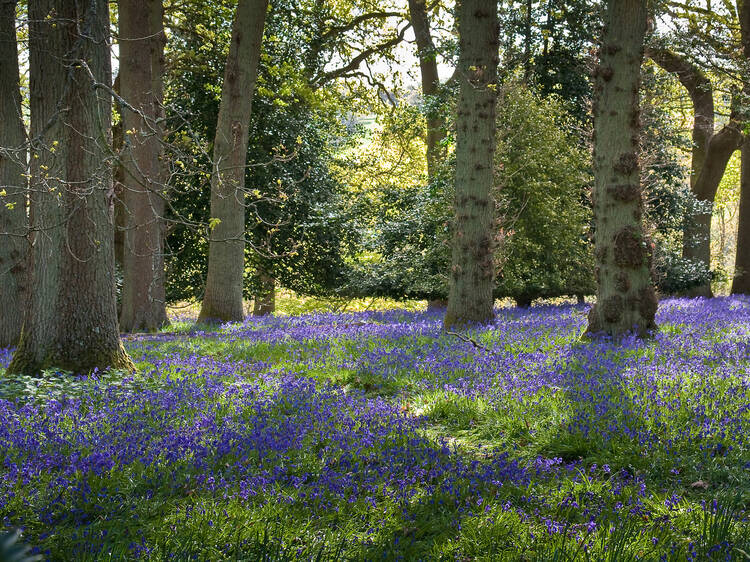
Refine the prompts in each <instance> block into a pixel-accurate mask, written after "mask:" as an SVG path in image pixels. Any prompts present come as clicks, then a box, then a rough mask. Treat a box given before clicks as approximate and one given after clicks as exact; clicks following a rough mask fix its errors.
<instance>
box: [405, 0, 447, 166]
mask: <svg viewBox="0 0 750 562" xmlns="http://www.w3.org/2000/svg"><path fill="white" fill-rule="evenodd" d="M409 19H410V21H411V26H412V27H413V28H414V37H415V39H416V41H417V53H418V55H419V69H420V73H421V76H422V97H423V98H424V100H425V101H427V102H429V101H430V99H429V98H430V97H431V96H435V95H437V93H438V90H439V88H440V77H439V75H438V67H437V58H436V53H435V45H434V44H433V42H432V35H431V34H430V20H429V18H428V16H427V7H426V5H425V0H409ZM444 138H445V123H444V121H443V119H442V117H441V116H440V114H439V112H438V111H436V110H435V109H428V111H427V138H426V141H427V177H428V179H430V180H431V179H432V178H434V177H435V174H436V172H437V168H438V166H439V165H440V162H442V160H443V158H444V157H445V150H444V149H443V147H442V144H441V142H442V140H443V139H444Z"/></svg>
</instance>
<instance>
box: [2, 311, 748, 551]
mask: <svg viewBox="0 0 750 562" xmlns="http://www.w3.org/2000/svg"><path fill="white" fill-rule="evenodd" d="M587 308H588V307H587V306H586V305H581V306H541V307H534V308H531V309H528V310H522V309H515V308H505V309H500V310H499V311H498V315H497V320H496V322H495V324H494V325H493V326H487V327H483V328H481V329H475V330H472V331H470V332H469V333H468V336H469V338H468V339H462V338H460V337H457V336H455V335H450V334H446V333H444V332H442V331H441V322H440V320H441V318H440V316H439V315H436V314H433V313H426V312H408V311H398V310H390V311H380V312H377V311H369V312H356V313H347V314H308V315H301V316H277V317H267V318H261V319H253V318H249V319H248V320H247V321H246V322H245V323H243V324H237V325H226V326H222V327H220V328H217V329H216V330H215V331H196V330H195V328H194V327H192V325H191V324H190V323H189V322H188V321H184V320H185V319H183V321H178V322H175V323H174V324H173V326H172V327H171V328H170V329H169V330H167V331H165V332H163V333H160V334H155V335H140V336H129V337H127V339H126V346H127V348H128V351H129V352H130V354H131V356H132V357H133V359H134V360H135V361H136V362H137V364H138V367H139V373H138V374H137V375H135V376H127V377H124V376H123V375H121V374H118V373H102V374H94V375H92V376H89V377H73V376H70V375H59V376H53V377H47V378H44V379H32V378H26V377H15V378H11V379H8V378H5V379H2V378H0V520H2V524H3V526H5V527H11V526H13V527H21V528H22V529H23V540H24V541H25V542H26V543H28V544H30V545H34V546H35V547H36V548H37V549H38V552H41V553H42V554H44V555H45V557H47V558H51V559H55V560H94V559H96V560H109V559H113V560H120V559H123V558H139V557H140V558H144V559H151V560H183V559H193V560H221V559H230V560H237V559H239V560H293V559H303V560H305V559H321V560H326V559H345V560H352V559H354V560H396V559H403V560H420V559H421V560H436V559H448V560H528V561H531V560H558V561H564V560H612V561H614V560H616V561H627V560H669V561H672V560H677V561H679V560H744V559H750V520H749V515H748V511H749V509H750V363H749V362H748V360H749V359H750V299H744V298H718V299H712V300H703V299H696V300H666V301H663V302H662V303H661V306H660V309H659V313H658V322H659V324H660V331H659V332H658V334H656V336H655V337H654V338H653V339H651V340H648V341H644V342H642V341H636V340H625V341H623V342H621V343H619V344H617V345H616V344H614V343H612V342H608V341H594V342H592V341H587V340H584V339H582V338H581V334H582V332H583V330H584V327H585V323H586V311H587ZM0 355H1V356H0V361H1V362H2V363H1V364H7V361H8V359H9V355H10V351H9V350H6V351H4V352H2V354H0ZM0 530H2V527H0ZM318 556H319V557H320V558H316V557H318Z"/></svg>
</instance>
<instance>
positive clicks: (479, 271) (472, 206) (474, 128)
mask: <svg viewBox="0 0 750 562" xmlns="http://www.w3.org/2000/svg"><path fill="white" fill-rule="evenodd" d="M458 27H459V41H460V45H459V49H460V54H459V61H458V80H459V83H460V87H461V94H460V98H459V101H458V108H457V121H456V193H455V200H454V210H455V225H454V232H453V252H452V254H453V256H452V263H451V271H450V276H449V278H450V290H449V296H448V309H447V310H446V313H445V319H444V324H445V326H446V328H451V327H454V326H461V325H466V324H470V323H475V322H481V323H486V322H490V321H491V320H492V319H493V318H494V311H493V308H492V305H493V297H492V290H493V288H494V281H495V271H494V262H493V246H494V244H493V240H494V227H495V203H494V201H493V199H492V195H491V192H492V187H493V177H494V173H493V172H494V169H493V155H494V152H495V103H496V100H497V64H498V50H499V43H498V33H499V29H498V15H497V2H495V1H494V0H462V1H461V2H460V3H459V6H458Z"/></svg>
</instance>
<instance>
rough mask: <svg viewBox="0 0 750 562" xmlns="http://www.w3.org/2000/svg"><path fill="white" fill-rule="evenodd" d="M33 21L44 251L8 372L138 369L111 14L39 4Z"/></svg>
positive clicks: (35, 1)
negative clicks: (118, 215)
mask: <svg viewBox="0 0 750 562" xmlns="http://www.w3.org/2000/svg"><path fill="white" fill-rule="evenodd" d="M29 22H30V30H29V32H30V33H29V35H30V39H29V41H30V49H29V50H30V61H29V68H30V92H31V137H32V151H33V153H32V158H31V162H32V169H31V175H32V179H31V190H30V212H31V218H32V227H33V229H34V240H33V242H34V246H33V250H32V254H31V255H32V265H31V288H30V304H29V312H28V315H27V317H26V321H25V323H24V327H23V331H22V334H21V340H20V343H19V346H18V348H17V350H16V353H15V354H14V356H13V359H12V361H11V364H10V366H9V367H8V371H9V372H14V373H28V374H35V373H40V372H41V371H42V370H44V369H47V368H59V369H64V370H70V371H74V372H89V371H92V370H93V369H107V368H121V369H127V370H132V369H133V363H132V362H131V361H130V358H129V357H128V355H127V354H126V352H125V350H124V348H123V346H122V342H121V341H120V335H119V330H118V325H117V312H116V308H115V288H114V229H113V208H112V205H113V184H112V170H111V166H112V163H111V159H110V153H109V146H110V145H111V142H112V138H111V134H112V131H111V114H112V100H111V97H110V95H109V93H108V91H107V90H106V89H104V88H97V87H95V82H97V83H99V84H104V85H107V86H108V85H110V84H111V78H112V77H111V66H110V52H109V6H108V3H107V1H106V0H32V1H30V2H29ZM81 62H85V65H83V64H80V63H81ZM89 70H90V72H91V74H92V75H93V76H92V75H90V74H89Z"/></svg>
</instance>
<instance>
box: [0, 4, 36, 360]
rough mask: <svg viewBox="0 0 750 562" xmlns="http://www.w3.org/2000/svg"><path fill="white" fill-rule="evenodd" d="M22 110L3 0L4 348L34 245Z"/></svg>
mask: <svg viewBox="0 0 750 562" xmlns="http://www.w3.org/2000/svg"><path fill="white" fill-rule="evenodd" d="M21 111H22V110H21V92H20V90H19V74H18V48H17V45H16V0H0V194H2V195H0V303H2V311H1V312H0V347H8V346H12V345H16V344H17V343H18V338H19V336H20V335H21V326H22V324H23V314H24V310H25V296H26V295H25V287H26V265H27V264H26V261H27V256H28V249H29V245H28V242H27V240H26V238H25V236H26V234H27V233H28V219H27V217H26V195H27V186H26V178H25V177H24V174H25V173H26V146H25V144H26V131H25V130H24V126H23V119H22V115H21Z"/></svg>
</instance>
